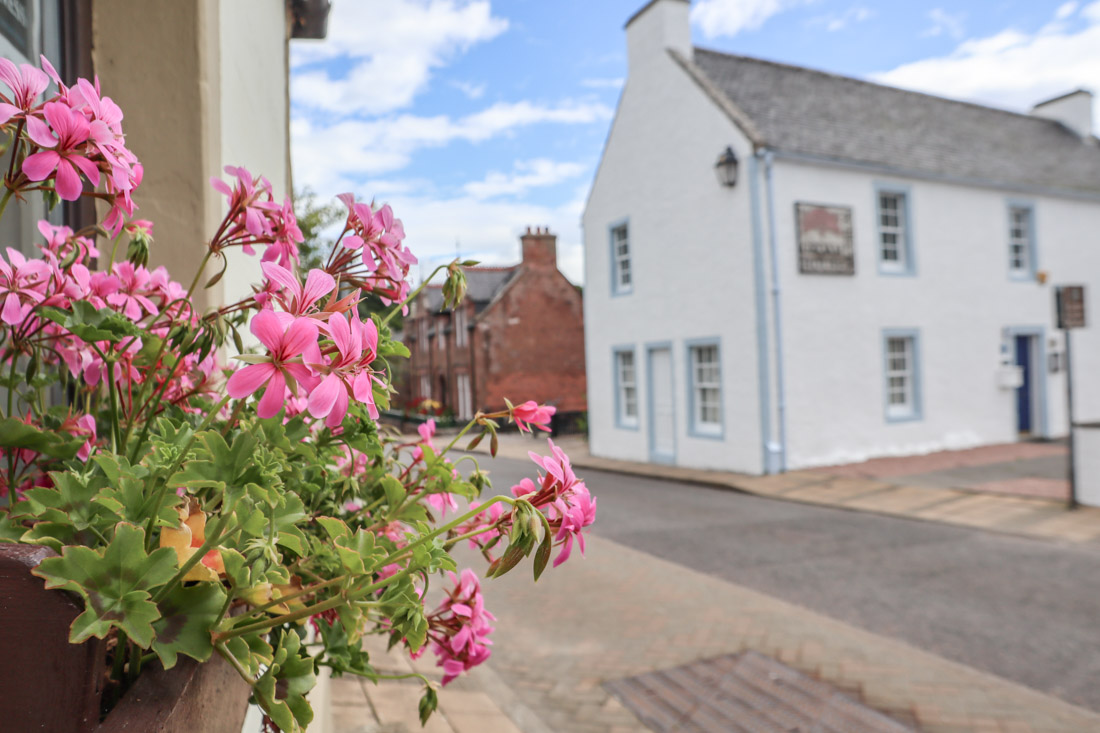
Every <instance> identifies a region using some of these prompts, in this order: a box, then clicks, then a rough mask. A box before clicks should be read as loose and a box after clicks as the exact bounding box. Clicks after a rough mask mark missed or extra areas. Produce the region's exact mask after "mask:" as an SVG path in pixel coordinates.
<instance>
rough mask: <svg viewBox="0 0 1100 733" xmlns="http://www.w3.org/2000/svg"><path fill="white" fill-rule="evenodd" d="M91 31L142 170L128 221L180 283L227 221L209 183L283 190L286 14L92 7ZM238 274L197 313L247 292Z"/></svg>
mask: <svg viewBox="0 0 1100 733" xmlns="http://www.w3.org/2000/svg"><path fill="white" fill-rule="evenodd" d="M92 26H93V48H92V58H93V63H94V66H95V70H96V73H97V74H98V75H99V77H100V80H101V82H102V86H103V90H104V93H105V94H107V95H109V96H111V97H112V98H113V99H114V100H115V101H116V102H117V103H118V104H119V106H121V107H122V110H123V112H124V113H125V115H126V116H125V119H124V120H123V129H124V130H125V132H126V136H127V143H128V145H129V146H130V148H131V149H132V150H133V151H134V152H135V153H136V154H137V156H138V158H139V159H140V160H141V161H142V163H143V165H144V166H145V179H144V181H143V182H142V185H141V187H140V188H139V190H138V191H137V193H136V194H135V197H134V199H135V201H136V203H137V204H138V206H139V207H140V209H139V212H138V216H139V217H141V218H145V219H151V220H152V221H153V222H154V223H155V225H156V229H155V231H154V235H155V239H156V244H155V246H154V250H153V252H152V254H151V257H150V264H151V266H155V265H165V266H167V267H168V269H169V271H170V272H171V273H172V275H173V277H174V278H175V279H177V280H179V281H181V282H183V283H185V284H187V283H189V282H190V280H191V277H192V276H193V275H194V272H195V268H196V267H197V265H198V263H199V262H200V260H201V259H202V257H203V255H204V254H205V248H206V242H207V240H208V239H209V237H210V236H211V235H212V234H213V232H214V231H215V229H216V228H217V224H218V222H219V221H220V220H221V217H222V216H223V214H224V212H225V204H224V198H223V197H222V196H221V195H220V194H218V193H216V192H215V191H214V190H213V189H212V188H211V187H210V185H209V182H208V180H209V178H210V176H213V175H218V176H220V175H222V168H223V166H224V165H225V164H227V163H230V164H236V165H244V166H246V167H248V168H250V169H251V170H252V171H253V172H254V173H261V172H262V173H263V174H264V175H266V176H267V177H268V179H269V180H271V182H272V185H273V186H274V188H275V192H276V195H278V196H280V197H281V196H282V195H283V194H284V193H286V192H287V191H289V185H290V166H289V154H288V151H289V136H288V131H287V83H288V82H287V75H286V58H287V56H286V54H287V39H286V11H285V4H284V2H283V0H234V2H220V3H219V2H218V0H188V2H180V1H179V0H143V2H141V3H135V2H132V1H131V0H96V2H95V3H93V17H92ZM122 29H125V32H121V30H122ZM235 259H236V256H235ZM247 265H248V266H247V267H245V268H243V269H244V270H245V272H244V273H242V272H241V271H240V268H239V269H237V270H236V271H235V274H233V275H232V276H230V275H227V276H226V278H225V279H223V281H222V282H220V283H218V284H217V285H216V286H215V287H214V288H212V289H210V290H208V291H205V292H204V293H200V294H198V296H197V297H196V303H195V305H196V306H197V307H200V308H205V307H208V306H209V305H212V304H218V303H223V302H226V301H227V300H228V299H229V298H231V297H232V298H233V299H235V297H234V296H236V297H239V296H240V295H242V294H244V293H247V292H248V284H249V283H250V282H252V281H254V280H255V278H256V275H257V274H258V273H259V268H258V265H257V264H256V263H255V262H249V263H247ZM232 267H233V263H232V262H231V268H232ZM209 271H210V272H211V273H212V272H216V270H215V269H214V268H213V266H211V267H210V268H209ZM230 272H234V270H231V271H230Z"/></svg>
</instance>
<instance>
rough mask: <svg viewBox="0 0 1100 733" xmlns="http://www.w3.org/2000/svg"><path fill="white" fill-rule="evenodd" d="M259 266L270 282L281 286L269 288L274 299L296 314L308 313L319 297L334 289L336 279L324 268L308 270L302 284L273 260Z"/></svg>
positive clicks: (289, 311)
mask: <svg viewBox="0 0 1100 733" xmlns="http://www.w3.org/2000/svg"><path fill="white" fill-rule="evenodd" d="M260 267H261V268H262V269H263V271H264V274H265V275H267V279H268V280H269V281H270V282H272V283H276V284H278V285H281V286H282V287H283V290H279V289H278V288H272V289H271V292H272V294H273V296H274V298H275V300H277V301H278V302H279V304H280V305H282V306H283V308H285V309H286V311H287V312H288V313H292V314H294V315H296V316H302V315H306V314H308V313H309V312H310V311H311V310H313V309H314V306H316V305H317V302H318V301H319V300H321V298H323V297H325V296H326V295H328V294H330V293H331V292H332V291H333V290H335V289H336V280H335V279H333V277H332V275H330V274H328V273H327V272H325V271H324V270H317V269H313V270H310V271H309V274H308V275H306V284H305V285H304V286H303V285H302V284H301V283H300V282H298V278H296V277H295V276H294V274H293V273H292V272H291V271H290V270H288V269H286V268H285V267H281V266H279V265H277V264H275V263H274V262H264V263H263V264H261V265H260ZM265 290H266V288H265Z"/></svg>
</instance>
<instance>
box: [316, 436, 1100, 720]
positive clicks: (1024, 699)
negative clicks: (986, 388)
mask: <svg viewBox="0 0 1100 733" xmlns="http://www.w3.org/2000/svg"><path fill="white" fill-rule="evenodd" d="M559 444H561V445H562V446H563V447H564V448H565V449H566V451H567V452H569V454H570V456H571V457H572V458H573V460H574V464H575V465H577V466H578V467H587V468H594V469H600V470H610V471H619V472H622V473H627V474H638V475H646V476H650V477H659V478H669V479H674V480H679V481H686V482H692V483H701V484H708V485H716V486H724V487H728V488H732V489H738V490H742V491H746V492H750V493H755V494H760V495H763V496H771V497H774V498H777V499H782V500H787V501H803V502H809V503H815V504H825V505H829V506H834V507H838V508H846V509H851V510H855V511H871V512H877V513H882V514H888V515H894V516H904V517H911V518H915V519H922V520H927V521H938V522H946V523H950V524H961V525H967V526H972V527H979V528H982V529H986V530H992V531H1000V532H1010V533H1016V534H1025V535H1030V536H1035V537H1043V538H1048V539H1054V540H1058V541H1064V542H1073V543H1097V542H1100V510H1098V509H1089V508H1084V509H1078V510H1076V511H1072V512H1070V511H1067V510H1065V508H1064V507H1063V506H1061V505H1060V504H1057V503H1054V502H1050V501H1043V500H1038V499H1033V498H1022V497H1018V496H1002V495H996V494H981V493H974V492H971V491H965V490H956V489H942V488H939V489H938V488H930V487H914V486H906V485H901V484H897V483H894V482H893V480H892V478H891V477H890V475H888V472H889V471H890V470H897V471H901V473H899V474H897V475H902V476H905V475H908V474H912V473H914V470H913V464H911V463H910V464H909V465H906V466H901V465H897V464H885V463H884V465H883V466H882V467H881V470H879V469H875V470H876V472H877V473H879V474H882V475H879V476H860V475H855V474H854V473H853V472H851V471H849V472H847V473H848V475H830V474H829V473H825V472H823V471H820V470H817V471H802V472H792V473H788V474H783V475H780V476H768V477H757V476H745V475H739V474H731V473H722V472H712V471H695V470H690V469H683V468H677V467H670V466H652V465H648V464H635V463H630V462H625V461H610V460H607V459H601V458H596V457H592V456H590V455H589V454H588V452H587V446H586V444H585V443H584V442H583V441H580V440H577V439H575V438H564V439H562V440H560V441H559ZM533 445H534V444H533V443H531V442H530V441H528V440H526V439H524V438H521V437H518V436H504V439H503V440H502V441H501V453H502V454H503V455H506V456H509V457H518V458H525V457H526V453H527V450H528V449H529V448H530V447H532V446H533ZM1021 445H1022V446H1025V447H1024V448H1023V451H1024V453H1027V454H1029V455H1028V457H1029V458H1035V457H1042V456H1043V455H1049V453H1046V452H1044V451H1050V450H1051V449H1052V448H1057V447H1058V446H1050V445H1044V444H1019V445H1017V446H1013V447H1019V446H1021ZM1031 452H1035V453H1037V454H1041V455H1034V456H1032V455H1030V453H1031ZM981 455H984V457H985V458H988V457H989V456H999V457H1005V458H1006V460H1009V459H1011V456H1012V455H1013V454H1012V452H1011V451H1010V450H1009V449H1008V448H1006V447H999V446H995V447H993V448H991V449H988V450H986V451H985V452H984V454H981ZM978 457H979V456H976V455H971V456H970V457H965V458H963V460H969V461H977V460H978ZM957 458H958V457H956V459H957ZM882 460H883V461H884V462H885V461H896V460H901V459H882ZM905 460H909V459H905ZM930 460H931V461H932V462H933V463H932V464H925V465H940V463H941V462H943V461H946V460H947V459H945V458H942V457H934V458H932V459H930ZM970 465H978V464H976V463H971V464H970ZM903 468H904V469H905V470H904V471H902V469H903ZM917 470H918V471H919V468H918V469H917ZM469 559H470V561H471V565H472V566H475V567H477V566H478V562H477V560H476V559H474V557H473V556H471V557H470V558H469ZM528 572H529V568H528V565H527V564H524V565H521V566H520V568H518V569H517V570H516V571H514V572H513V573H512V574H510V575H508V576H505V577H504V578H502V579H499V580H494V581H489V582H487V583H486V584H485V585H484V589H485V595H486V603H487V606H488V607H489V608H490V609H492V610H493V612H494V613H496V614H497V615H498V618H499V622H498V626H497V630H496V632H495V634H494V639H495V642H496V646H495V647H494V654H493V657H492V659H491V660H490V662H489V663H488V664H487V665H485V666H484V667H483V668H481V669H477V670H474V673H473V674H471V675H470V676H469V677H466V678H461V679H459V680H457V681H456V682H454V683H452V684H451V685H449V686H448V687H447V688H446V689H444V690H443V691H442V692H441V694H440V712H439V713H438V714H437V716H436V717H435V718H434V719H433V720H432V721H431V722H430V723H429V727H428V728H426V729H425V730H427V731H428V733H483V732H484V733H498V732H499V733H517V732H518V731H522V732H523V733H551V732H552V731H558V732H560V733H628V732H631V733H632V732H640V731H645V730H647V728H646V727H645V726H644V725H643V724H642V723H641V722H640V721H639V720H638V719H637V718H636V717H635V716H634V715H633V714H632V713H631V712H630V710H628V709H627V708H626V707H624V706H623V705H622V704H621V703H620V702H619V700H618V699H617V698H616V697H615V696H614V695H612V694H610V692H609V691H608V690H607V688H606V687H605V686H604V685H605V683H608V682H612V681H615V680H622V679H624V678H628V677H634V676H637V675H643V674H647V673H652V672H656V671H660V670H668V669H671V668H675V667H679V666H682V665H686V664H691V663H693V662H698V661H700V660H705V659H711V658H714V657H720V656H723V655H731V654H740V653H742V652H746V651H755V652H758V653H760V654H763V655H766V656H769V657H771V658H774V659H776V660H778V661H780V662H782V663H784V664H786V665H789V666H791V667H793V668H794V669H797V670H799V671H800V672H803V673H805V674H807V675H810V676H812V677H813V678H815V679H818V680H821V681H823V682H825V683H828V684H830V685H833V686H835V687H836V688H839V689H840V690H841V691H843V692H845V693H846V694H848V695H849V696H851V697H853V698H855V699H858V700H860V701H862V702H863V703H864V704H866V705H868V706H871V707H873V708H875V709H877V710H879V711H881V712H883V713H885V714H887V715H889V716H891V717H892V718H894V719H895V720H898V721H901V722H902V723H905V724H907V725H912V726H914V727H916V728H917V729H919V730H923V731H931V732H933V733H964V732H966V733H975V732H983V733H984V732H986V731H988V732H990V733H1061V732H1065V733H1078V732H1081V731H1093V730H1097V731H1100V715H1097V714H1096V713H1093V712H1091V711H1087V710H1084V709H1082V708H1079V707H1076V706H1074V705H1071V704H1069V703H1066V702H1064V701H1061V700H1058V699H1056V698H1054V697H1051V696H1049V695H1045V694H1043V693H1039V692H1036V691H1034V690H1031V689H1029V688H1026V687H1023V686H1020V685H1018V684H1016V683H1013V682H1009V681H1007V680H1004V679H1002V678H999V677H996V676H993V675H990V674H986V673H984V672H979V671H977V670H975V669H972V668H970V667H966V666H964V665H961V664H958V663H955V662H951V661H948V660H945V659H943V658H941V657H938V656H935V655H933V654H930V653H927V652H924V651H922V650H920V649H917V648H915V647H913V646H910V645H907V644H904V643H902V642H899V641H895V640H892V639H888V638H885V637H882V636H878V635H875V634H872V633H870V632H867V631H863V630H861V629H857V628H855V627H852V626H849V625H847V624H844V623H841V622H838V621H835V620H832V619H830V618H827V617H824V616H821V615H819V614H816V613H813V612H811V611H809V610H807V609H804V608H801V607H798V606H795V605H793V604H789V603H785V602H783V601H780V600H778V599H775V598H772V597H770V596H767V595H764V594H762V593H758V592H755V591H752V590H749V589H747V588H744V587H741V586H738V585H735V584H732V583H729V582H726V581H723V580H720V579H718V578H714V577H712V576H709V575H705V574H702V573H697V572H694V571H692V570H690V569H688V568H685V567H683V566H680V565H675V564H672V563H669V562H666V561H664V560H661V559H660V558H657V557H654V556H652V555H648V554H646V553H642V552H639V551H636V550H632V549H630V548H627V547H625V546H622V545H619V544H617V543H615V542H612V541H610V540H607V539H603V538H600V537H591V538H590V539H589V549H588V557H587V558H585V559H583V560H582V559H580V558H578V559H577V561H570V562H569V563H566V564H565V565H563V566H561V567H559V568H555V569H552V570H550V571H548V572H547V573H546V575H544V576H543V579H542V580H540V581H539V583H538V586H537V587H534V588H533V587H532V586H531V579H530V575H529V574H528ZM372 658H373V659H375V661H376V662H377V663H378V665H379V668H380V669H384V670H389V671H391V672H392V673H396V674H400V673H403V672H406V671H408V670H409V669H411V668H412V667H410V663H409V662H408V661H407V660H404V659H402V658H401V657H400V656H398V655H393V654H387V653H386V652H385V651H384V648H378V647H375V648H374V649H373V651H372ZM416 664H417V665H419V669H420V671H424V672H425V673H427V674H429V676H432V677H433V678H434V679H438V674H436V672H435V670H434V668H432V667H431V666H430V662H428V661H426V660H422V661H421V662H418V663H416ZM418 697H419V687H418V685H416V684H410V683H408V682H406V681H401V682H384V683H382V684H380V685H377V686H374V685H370V684H367V683H363V682H360V681H358V680H348V679H344V680H335V681H334V692H333V698H334V702H333V710H334V719H335V721H336V726H335V731H336V733H401V732H403V731H414V730H418V729H419V723H418V722H417V721H416V701H417V699H418Z"/></svg>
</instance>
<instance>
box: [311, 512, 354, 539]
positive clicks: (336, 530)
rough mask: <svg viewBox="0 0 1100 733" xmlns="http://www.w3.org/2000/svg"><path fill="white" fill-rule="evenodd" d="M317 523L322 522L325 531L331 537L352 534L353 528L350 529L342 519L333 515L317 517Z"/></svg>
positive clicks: (336, 537) (335, 537)
mask: <svg viewBox="0 0 1100 733" xmlns="http://www.w3.org/2000/svg"><path fill="white" fill-rule="evenodd" d="M317 523H318V524H320V525H321V526H322V527H323V528H324V530H325V532H326V533H327V534H328V536H329V537H330V538H331V539H334V540H335V539H338V538H340V537H349V536H351V530H350V529H348V525H347V524H345V523H344V521H343V520H341V519H335V518H333V517H317Z"/></svg>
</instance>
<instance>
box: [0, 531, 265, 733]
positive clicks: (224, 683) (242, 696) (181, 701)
mask: <svg viewBox="0 0 1100 733" xmlns="http://www.w3.org/2000/svg"><path fill="white" fill-rule="evenodd" d="M53 554H54V553H53V551H52V550H50V549H48V548H45V547H38V546H34V545H16V544H0V659H2V660H3V662H2V664H0V710H3V711H4V712H3V723H2V727H3V729H4V730H5V731H11V732H12V733H24V732H27V733H30V732H31V731H47V732H48V733H121V732H122V731H126V732H127V733H137V732H138V731H140V732H141V733H177V732H178V733H184V732H186V733H195V731H203V732H204V733H239V731H240V730H241V725H242V724H243V723H244V716H245V712H246V709H247V699H248V685H247V684H246V683H245V682H244V680H242V679H241V678H240V675H238V674H237V672H236V671H235V670H234V669H233V668H232V667H230V666H229V665H228V664H226V663H225V661H224V660H222V658H221V657H218V656H215V657H213V658H212V659H211V661H209V662H207V663H206V664H199V663H197V662H195V661H194V660H191V659H187V658H183V657H181V659H180V662H179V663H178V664H177V665H176V666H175V667H173V668H172V669H170V670H164V669H161V668H160V666H159V665H158V664H151V665H149V668H148V670H147V671H146V672H145V673H143V674H142V675H141V677H140V678H139V679H138V681H137V682H136V683H134V685H133V686H132V687H131V688H130V689H129V690H128V691H127V693H126V694H125V695H124V696H123V698H122V700H120V701H119V703H118V704H117V705H116V706H115V707H114V709H112V710H111V712H110V714H109V715H108V716H107V718H106V720H104V721H103V722H100V720H99V705H100V698H101V696H102V693H103V681H104V680H105V670H104V648H103V642H102V641H99V640H97V639H92V640H91V641H89V642H86V643H84V644H70V643H69V625H70V624H71V623H72V621H73V619H74V618H76V617H77V615H79V614H80V613H81V611H82V610H83V609H82V608H81V606H80V603H79V600H78V599H75V598H74V597H72V596H70V595H69V594H67V593H64V592H59V591H53V590H46V589H45V588H44V587H43V583H42V580H41V579H40V578H36V577H34V576H33V575H31V574H30V570H31V568H33V567H34V566H35V565H37V564H38V563H39V562H41V561H42V560H43V559H44V558H46V557H50V556H51V555H53Z"/></svg>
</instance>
